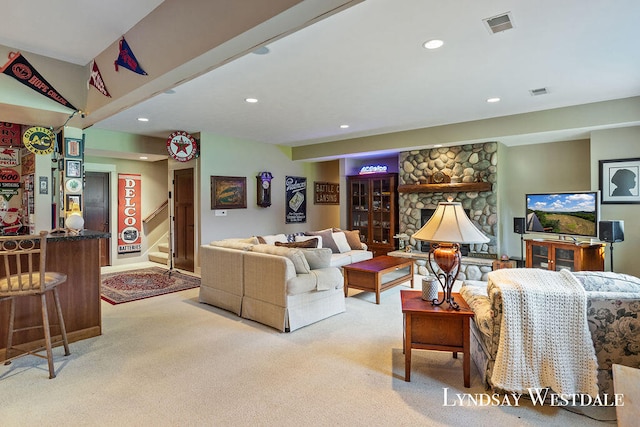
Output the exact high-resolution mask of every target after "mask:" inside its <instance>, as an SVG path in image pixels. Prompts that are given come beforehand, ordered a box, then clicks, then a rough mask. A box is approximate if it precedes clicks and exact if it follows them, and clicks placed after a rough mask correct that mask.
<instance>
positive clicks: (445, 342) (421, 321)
mask: <svg viewBox="0 0 640 427" xmlns="http://www.w3.org/2000/svg"><path fill="white" fill-rule="evenodd" d="M452 295H453V298H454V299H455V301H456V302H457V303H458V304H459V305H460V310H453V309H450V308H449V307H448V305H447V304H446V303H444V304H442V305H439V306H438V305H432V304H431V302H430V301H425V300H423V299H422V292H420V291H409V290H401V291H400V298H401V300H402V313H403V315H404V345H403V351H404V370H405V371H404V379H405V381H411V350H412V349H414V348H415V349H419V350H435V351H451V352H453V357H454V358H457V357H458V352H462V353H463V355H464V359H463V360H462V368H463V375H464V386H465V387H467V388H469V387H470V386H471V351H470V344H469V343H470V333H471V332H470V329H469V321H470V319H471V318H472V317H473V311H472V310H471V309H470V308H469V306H468V305H467V303H466V301H465V300H464V299H463V298H462V296H461V295H460V294H458V293H454V294H452ZM439 298H442V293H440V296H439Z"/></svg>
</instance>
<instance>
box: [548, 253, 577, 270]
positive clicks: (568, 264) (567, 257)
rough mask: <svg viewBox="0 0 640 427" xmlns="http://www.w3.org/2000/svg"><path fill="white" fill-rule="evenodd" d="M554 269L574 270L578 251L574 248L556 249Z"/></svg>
mask: <svg viewBox="0 0 640 427" xmlns="http://www.w3.org/2000/svg"><path fill="white" fill-rule="evenodd" d="M553 252H554V258H555V263H554V267H555V268H554V270H569V271H574V266H575V263H576V260H575V258H576V251H575V250H573V249H560V248H555V249H554V251H553Z"/></svg>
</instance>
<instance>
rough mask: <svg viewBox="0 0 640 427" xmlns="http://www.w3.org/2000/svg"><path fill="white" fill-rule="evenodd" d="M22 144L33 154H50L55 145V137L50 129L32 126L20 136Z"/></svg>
mask: <svg viewBox="0 0 640 427" xmlns="http://www.w3.org/2000/svg"><path fill="white" fill-rule="evenodd" d="M22 143H23V144H24V146H25V147H27V150H29V151H31V152H32V153H35V154H51V153H53V149H54V148H55V145H56V135H55V134H54V133H53V131H52V130H51V129H47V128H43V127H41V126H34V127H32V128H29V129H27V130H26V131H25V132H24V135H22Z"/></svg>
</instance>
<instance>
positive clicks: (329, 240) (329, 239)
mask: <svg viewBox="0 0 640 427" xmlns="http://www.w3.org/2000/svg"><path fill="white" fill-rule="evenodd" d="M306 234H307V235H308V236H320V237H322V247H323V248H329V249H331V252H333V253H334V254H339V253H340V250H339V249H338V246H337V245H336V242H335V241H334V240H333V236H332V234H333V229H331V228H327V229H326V230H320V231H307V233H306Z"/></svg>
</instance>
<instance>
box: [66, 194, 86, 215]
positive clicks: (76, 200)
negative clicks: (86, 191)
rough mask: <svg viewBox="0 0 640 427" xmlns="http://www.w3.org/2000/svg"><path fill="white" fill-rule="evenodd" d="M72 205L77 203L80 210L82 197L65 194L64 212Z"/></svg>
mask: <svg viewBox="0 0 640 427" xmlns="http://www.w3.org/2000/svg"><path fill="white" fill-rule="evenodd" d="M74 203H77V204H78V208H79V209H80V210H82V196H81V195H80V194H67V196H66V200H65V210H66V211H70V210H71V208H72V207H73V204H74Z"/></svg>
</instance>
